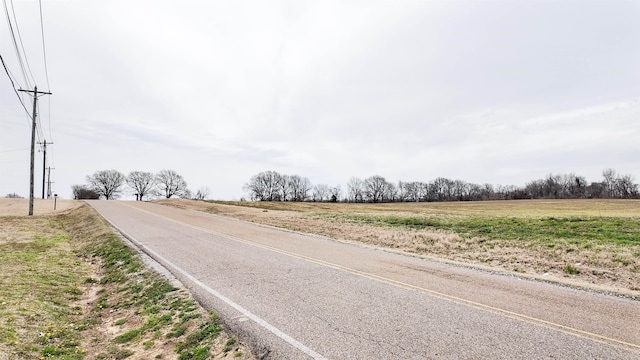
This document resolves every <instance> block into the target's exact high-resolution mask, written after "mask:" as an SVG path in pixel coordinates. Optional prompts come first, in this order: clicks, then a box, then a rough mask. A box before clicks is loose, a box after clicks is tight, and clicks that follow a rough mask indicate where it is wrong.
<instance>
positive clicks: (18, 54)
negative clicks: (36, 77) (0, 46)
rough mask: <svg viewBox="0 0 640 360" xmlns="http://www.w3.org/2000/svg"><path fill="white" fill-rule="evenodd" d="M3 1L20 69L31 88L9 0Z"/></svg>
mask: <svg viewBox="0 0 640 360" xmlns="http://www.w3.org/2000/svg"><path fill="white" fill-rule="evenodd" d="M2 3H3V5H4V13H5V15H6V17H7V24H8V25H9V32H10V33H11V40H12V41H13V47H14V50H15V52H16V56H17V58H18V64H19V65H20V70H21V71H22V76H23V78H24V82H25V84H26V85H27V86H28V87H29V88H30V87H31V82H30V81H29V79H28V77H27V71H26V69H25V66H24V61H23V60H22V54H20V48H19V47H18V41H17V40H16V34H15V32H14V31H13V25H12V23H11V16H10V15H9V9H8V8H7V1H6V0H2Z"/></svg>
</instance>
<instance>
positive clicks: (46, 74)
mask: <svg viewBox="0 0 640 360" xmlns="http://www.w3.org/2000/svg"><path fill="white" fill-rule="evenodd" d="M12 1H13V0H12ZM38 5H39V6H40V34H41V35H42V56H43V58H44V76H45V78H46V79H47V91H49V92H51V86H50V85H49V70H48V68H47V47H46V46H45V41H44V21H43V20H42V0H38ZM49 125H51V123H49ZM49 129H51V126H49Z"/></svg>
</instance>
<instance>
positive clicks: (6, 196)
mask: <svg viewBox="0 0 640 360" xmlns="http://www.w3.org/2000/svg"><path fill="white" fill-rule="evenodd" d="M5 198H6V199H22V198H23V197H22V196H20V195H18V194H16V193H11V194H7V195H5Z"/></svg>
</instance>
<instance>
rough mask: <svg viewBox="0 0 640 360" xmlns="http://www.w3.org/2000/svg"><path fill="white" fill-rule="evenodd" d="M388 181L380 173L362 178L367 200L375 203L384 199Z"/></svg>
mask: <svg viewBox="0 0 640 360" xmlns="http://www.w3.org/2000/svg"><path fill="white" fill-rule="evenodd" d="M387 187H388V183H387V180H385V178H383V177H382V176H380V175H373V176H370V177H368V178H366V179H365V180H364V194H365V197H366V198H367V200H368V201H371V202H374V203H377V202H380V201H383V200H384V195H385V192H386V191H387Z"/></svg>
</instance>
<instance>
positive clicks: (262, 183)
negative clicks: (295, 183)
mask: <svg viewBox="0 0 640 360" xmlns="http://www.w3.org/2000/svg"><path fill="white" fill-rule="evenodd" d="M280 181H282V175H280V174H279V173H277V172H275V171H263V172H261V173H259V174H256V175H253V176H252V177H251V179H250V180H249V182H248V183H246V184H245V185H244V186H243V188H244V190H245V191H246V192H248V193H249V196H250V198H251V200H259V201H277V200H280V192H279V191H280Z"/></svg>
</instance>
